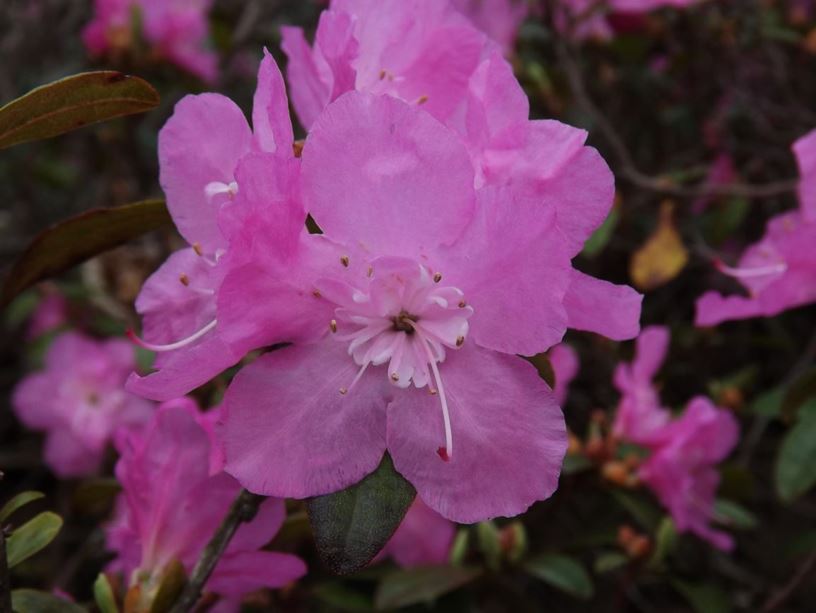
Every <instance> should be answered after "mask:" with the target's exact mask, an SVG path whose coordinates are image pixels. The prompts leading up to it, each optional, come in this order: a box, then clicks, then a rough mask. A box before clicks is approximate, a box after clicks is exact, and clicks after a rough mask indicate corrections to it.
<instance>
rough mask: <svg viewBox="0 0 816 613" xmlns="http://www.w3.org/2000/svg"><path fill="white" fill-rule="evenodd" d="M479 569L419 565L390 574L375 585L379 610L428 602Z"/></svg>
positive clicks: (477, 572)
mask: <svg viewBox="0 0 816 613" xmlns="http://www.w3.org/2000/svg"><path fill="white" fill-rule="evenodd" d="M481 574H482V570H481V569H479V568H466V567H461V566H421V567H418V568H409V569H405V570H398V571H396V572H393V573H391V574H390V575H388V576H387V577H386V578H385V579H383V581H382V583H380V585H379V587H378V588H377V594H376V596H375V600H374V602H375V605H376V607H377V609H379V610H381V611H382V610H391V609H396V608H398V607H407V606H409V605H414V604H420V603H431V602H433V601H434V600H436V599H437V598H440V597H441V596H444V595H445V594H448V593H450V592H452V591H454V590H456V589H459V588H460V587H462V586H463V585H466V584H468V583H470V582H471V581H473V580H474V579H476V578H477V577H479V576H480V575H481Z"/></svg>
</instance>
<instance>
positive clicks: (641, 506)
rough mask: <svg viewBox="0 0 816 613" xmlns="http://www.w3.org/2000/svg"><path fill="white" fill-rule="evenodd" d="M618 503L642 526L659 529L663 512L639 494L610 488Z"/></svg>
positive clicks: (650, 530)
mask: <svg viewBox="0 0 816 613" xmlns="http://www.w3.org/2000/svg"><path fill="white" fill-rule="evenodd" d="M610 493H611V494H612V497H613V498H614V499H615V500H616V501H617V503H618V504H619V505H620V506H622V507H623V508H624V509H626V511H628V512H629V513H630V514H631V515H632V517H634V518H635V520H637V522H638V523H639V524H640V525H641V527H643V528H645V529H646V530H648V531H649V532H652V531H654V530H655V529H657V526H658V524H659V523H660V520H661V518H662V517H663V514H662V513H661V512H660V510H659V509H658V508H657V507H655V506H654V505H653V504H652V503H651V502H649V501H648V500H646V499H645V498H643V497H641V496H638V495H637V494H630V493H628V492H624V491H621V490H619V489H612V490H610Z"/></svg>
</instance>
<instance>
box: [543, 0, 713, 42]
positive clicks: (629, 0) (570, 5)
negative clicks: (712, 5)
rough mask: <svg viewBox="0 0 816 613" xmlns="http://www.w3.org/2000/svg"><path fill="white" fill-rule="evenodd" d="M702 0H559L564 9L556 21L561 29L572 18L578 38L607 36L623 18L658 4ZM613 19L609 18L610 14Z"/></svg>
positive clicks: (682, 5)
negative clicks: (605, 0) (601, 0)
mask: <svg viewBox="0 0 816 613" xmlns="http://www.w3.org/2000/svg"><path fill="white" fill-rule="evenodd" d="M703 1H704V0H608V1H607V2H606V3H599V2H597V0H561V2H560V3H559V6H558V8H559V9H561V10H562V11H563V12H561V13H559V14H557V15H556V19H555V22H556V25H557V27H558V28H559V29H560V30H562V31H567V30H568V28H569V27H570V20H574V21H575V23H574V24H573V29H572V32H571V34H572V36H573V37H574V38H576V39H578V40H582V39H587V38H597V39H602V40H604V39H608V38H611V37H612V35H613V34H614V31H616V29H617V27H613V25H614V26H617V24H613V23H611V22H620V21H621V20H622V19H625V20H627V21H631V20H632V19H633V18H634V17H637V16H638V15H642V14H644V13H648V12H651V11H654V10H657V9H661V8H667V7H672V8H678V9H679V8H685V7H689V6H692V5H694V4H700V3H701V2H703ZM610 17H611V18H612V19H609V18H610Z"/></svg>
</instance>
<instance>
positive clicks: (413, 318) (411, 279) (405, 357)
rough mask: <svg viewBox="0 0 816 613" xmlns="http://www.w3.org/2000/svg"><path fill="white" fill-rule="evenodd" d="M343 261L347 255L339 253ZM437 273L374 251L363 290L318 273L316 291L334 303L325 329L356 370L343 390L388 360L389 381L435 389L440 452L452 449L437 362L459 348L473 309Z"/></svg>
mask: <svg viewBox="0 0 816 613" xmlns="http://www.w3.org/2000/svg"><path fill="white" fill-rule="evenodd" d="M341 262H342V264H343V266H344V267H347V262H348V259H347V258H343V259H341ZM441 281H442V275H441V274H440V273H438V272H437V273H435V274H433V273H432V272H431V271H430V270H429V269H428V268H427V267H426V266H424V265H422V264H418V263H417V262H416V261H414V260H408V259H404V258H379V259H378V260H375V261H374V262H373V264H372V266H371V267H370V268H369V275H368V276H366V277H364V278H363V279H362V283H361V285H362V287H363V288H362V289H361V288H358V287H354V286H352V285H351V284H348V283H346V282H344V281H337V280H335V279H324V280H321V281H320V282H319V283H318V291H319V293H320V295H322V296H324V297H326V298H327V299H328V300H331V301H332V302H334V303H335V304H336V305H337V307H336V308H335V312H334V316H335V319H333V320H332V321H331V324H330V328H331V330H332V332H334V333H336V338H337V339H338V340H339V341H342V342H347V343H348V344H349V346H348V352H349V355H350V356H351V357H352V359H353V360H354V361H355V363H356V364H357V365H359V366H360V370H359V371H358V372H357V376H355V377H354V380H353V381H352V382H351V383H350V384H349V386H348V387H343V388H340V393H341V394H349V393H350V392H351V391H352V389H353V388H354V386H355V385H356V384H357V382H358V381H359V380H360V378H361V377H362V376H363V373H364V372H365V371H366V369H367V368H368V367H369V366H371V365H374V366H379V365H382V364H386V363H387V365H388V366H387V372H388V379H389V381H390V382H391V384H392V385H395V386H396V387H401V388H407V387H409V386H410V385H411V384H413V385H414V387H417V388H423V387H426V386H427V387H428V391H429V392H430V393H431V394H433V395H438V396H439V401H440V405H441V408H442V415H443V420H444V423H445V446H444V447H440V449H439V455H440V456H441V457H442V458H443V459H445V460H447V459H449V458H450V456H451V453H452V441H451V433H450V416H449V412H448V403H447V397H446V396H445V388H444V386H443V384H442V377H441V375H440V372H439V368H438V366H437V365H438V364H439V363H440V362H444V361H445V354H446V351H447V350H448V349H452V350H456V349H458V348H459V347H461V346H462V345H463V344H464V342H465V338H466V337H467V333H468V319H469V318H470V316H471V315H472V314H473V309H472V308H471V307H469V306H468V305H467V303H466V301H465V297H464V294H463V293H462V291H461V290H459V289H458V288H456V287H453V286H449V285H448V286H446V285H442V284H441Z"/></svg>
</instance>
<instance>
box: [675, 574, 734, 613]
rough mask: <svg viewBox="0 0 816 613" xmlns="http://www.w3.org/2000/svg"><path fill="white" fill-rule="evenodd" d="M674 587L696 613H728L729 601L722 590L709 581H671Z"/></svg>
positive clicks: (729, 608)
mask: <svg viewBox="0 0 816 613" xmlns="http://www.w3.org/2000/svg"><path fill="white" fill-rule="evenodd" d="M672 585H673V586H674V588H675V589H676V590H677V591H678V592H680V594H682V596H683V598H685V599H686V601H687V602H688V603H689V604H690V605H691V608H692V609H694V610H695V611H696V612H697V613H729V611H731V602H730V599H729V598H728V594H726V593H725V592H724V591H723V590H721V589H720V588H719V587H717V586H716V585H712V584H710V583H689V582H688V581H679V580H675V581H672Z"/></svg>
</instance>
